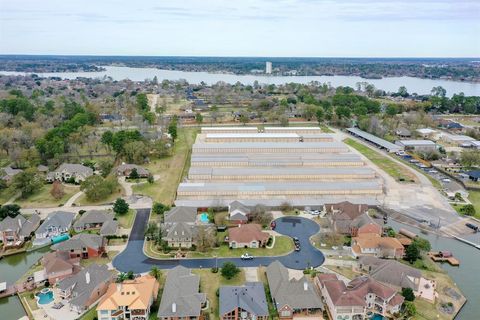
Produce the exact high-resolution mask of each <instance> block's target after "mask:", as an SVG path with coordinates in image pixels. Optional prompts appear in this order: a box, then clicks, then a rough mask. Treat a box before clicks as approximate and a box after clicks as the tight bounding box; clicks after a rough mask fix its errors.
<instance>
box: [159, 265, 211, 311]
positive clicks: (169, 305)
mask: <svg viewBox="0 0 480 320" xmlns="http://www.w3.org/2000/svg"><path fill="white" fill-rule="evenodd" d="M199 288H200V277H199V276H198V275H196V274H193V273H192V272H191V271H190V269H187V268H185V267H182V266H177V267H175V268H173V269H171V270H170V271H168V273H167V278H166V280H165V285H164V287H163V294H162V299H161V301H160V306H159V308H158V313H157V317H158V319H161V320H178V319H189V320H199V319H202V318H203V317H202V308H203V307H205V305H206V303H207V296H206V295H205V293H200V292H198V291H199Z"/></svg>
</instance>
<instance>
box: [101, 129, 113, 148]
mask: <svg viewBox="0 0 480 320" xmlns="http://www.w3.org/2000/svg"><path fill="white" fill-rule="evenodd" d="M100 141H102V143H103V144H105V145H107V146H111V145H112V142H113V132H112V131H105V132H104V133H103V134H102V139H101V140H100Z"/></svg>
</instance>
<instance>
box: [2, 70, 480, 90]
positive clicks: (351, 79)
mask: <svg viewBox="0 0 480 320" xmlns="http://www.w3.org/2000/svg"><path fill="white" fill-rule="evenodd" d="M104 68H105V69H106V71H101V72H53V73H37V74H38V75H39V76H42V77H61V78H64V79H75V78H77V77H86V78H103V77H111V78H112V79H114V80H123V79H130V80H133V81H143V80H145V79H153V77H155V76H157V78H158V80H159V81H162V80H164V79H166V80H181V79H183V80H186V81H188V82H189V83H195V84H198V83H200V82H202V81H203V82H205V83H207V84H209V85H211V84H215V83H217V82H219V81H223V82H226V83H230V84H234V83H237V82H240V83H243V84H253V83H254V82H255V81H258V82H259V83H262V84H276V85H280V84H285V83H290V82H296V83H303V84H306V83H309V82H312V81H318V82H320V83H330V84H331V85H332V86H334V87H338V86H350V87H352V88H356V84H357V83H358V82H368V83H371V84H373V85H374V86H375V87H376V88H378V89H382V90H385V91H387V92H397V91H398V88H399V87H401V86H405V87H407V89H408V92H410V93H418V94H429V93H430V90H432V88H433V87H436V86H442V87H443V88H445V89H446V90H447V95H448V96H452V95H453V94H454V93H460V92H463V93H464V94H465V95H466V96H480V83H470V82H461V81H450V80H441V79H437V80H431V79H421V78H413V77H388V78H383V79H364V78H361V77H358V76H267V75H261V74H259V75H235V74H226V73H208V72H189V71H173V70H161V69H156V68H130V67H114V66H105V67H104ZM0 74H3V75H25V74H26V73H25V72H13V71H0Z"/></svg>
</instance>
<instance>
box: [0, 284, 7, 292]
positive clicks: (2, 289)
mask: <svg viewBox="0 0 480 320" xmlns="http://www.w3.org/2000/svg"><path fill="white" fill-rule="evenodd" d="M4 290H7V283H6V282H0V291H4Z"/></svg>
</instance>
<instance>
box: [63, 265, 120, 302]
mask: <svg viewBox="0 0 480 320" xmlns="http://www.w3.org/2000/svg"><path fill="white" fill-rule="evenodd" d="M112 277H113V275H112V273H111V272H110V271H108V268H107V266H106V265H101V266H99V265H97V264H92V265H90V266H89V267H87V268H85V269H83V270H81V271H80V272H79V273H77V274H75V275H72V276H70V277H68V278H65V279H63V280H61V281H59V282H58V283H57V287H58V288H59V289H60V290H67V289H69V288H71V287H73V289H72V297H73V298H72V299H71V300H70V304H72V305H74V306H79V307H85V306H86V305H85V303H86V302H87V300H88V298H89V297H90V295H91V294H92V292H93V291H94V290H95V288H97V287H98V286H99V285H100V284H101V283H106V282H108V281H110V279H111V278H112Z"/></svg>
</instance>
